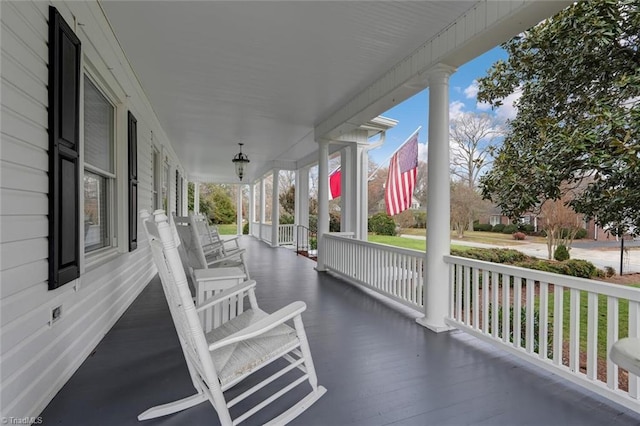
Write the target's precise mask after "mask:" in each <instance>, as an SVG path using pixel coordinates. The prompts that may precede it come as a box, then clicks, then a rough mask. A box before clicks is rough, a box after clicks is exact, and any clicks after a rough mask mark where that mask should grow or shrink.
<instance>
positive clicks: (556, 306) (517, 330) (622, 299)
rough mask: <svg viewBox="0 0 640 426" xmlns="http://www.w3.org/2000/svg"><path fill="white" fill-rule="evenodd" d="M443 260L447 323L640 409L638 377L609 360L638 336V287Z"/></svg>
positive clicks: (521, 269) (450, 258) (522, 269)
mask: <svg viewBox="0 0 640 426" xmlns="http://www.w3.org/2000/svg"><path fill="white" fill-rule="evenodd" d="M445 261H446V262H447V263H448V264H449V265H450V274H449V277H450V283H449V284H450V307H449V315H450V318H448V319H447V323H448V324H449V325H451V326H453V327H456V328H459V329H461V330H463V331H465V332H467V333H470V334H472V335H474V336H477V337H479V338H481V339H483V340H486V341H489V342H491V343H493V344H495V345H497V346H500V347H501V348H503V349H505V350H507V351H508V352H510V353H513V354H515V355H517V356H520V357H522V358H525V359H527V360H528V361H530V362H533V363H534V364H536V365H538V366H540V367H542V368H545V369H547V370H549V371H552V372H553V373H555V374H558V375H560V376H562V377H564V378H565V379H568V380H570V381H572V382H574V383H577V384H579V385H582V386H585V387H586V388H588V389H590V390H592V391H594V392H596V393H598V394H600V395H602V396H604V397H606V398H609V399H611V400H613V401H616V402H618V403H620V404H622V405H624V406H626V407H628V408H630V409H632V410H634V411H638V412H640V379H639V378H638V377H637V376H634V375H632V374H627V372H623V371H622V370H619V369H618V367H617V366H616V365H615V364H614V363H612V362H611V360H610V359H609V357H608V354H609V351H610V349H611V346H612V345H613V344H614V343H615V342H616V341H617V340H618V339H619V338H621V337H625V336H629V337H640V289H637V288H633V287H628V286H623V285H612V284H607V283H603V282H599V281H593V280H587V279H582V278H575V277H569V276H564V275H557V274H551V273H548V272H542V271H535V270H531V269H524V268H517V267H513V266H506V265H501V264H495V263H489V262H481V261H477V260H472V259H466V258H461V257H454V256H445ZM585 324H586V326H585Z"/></svg>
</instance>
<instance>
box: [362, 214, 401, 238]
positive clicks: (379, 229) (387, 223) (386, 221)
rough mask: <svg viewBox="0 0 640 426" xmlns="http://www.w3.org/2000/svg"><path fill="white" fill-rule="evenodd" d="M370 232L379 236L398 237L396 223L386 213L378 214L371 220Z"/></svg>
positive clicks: (369, 224)
mask: <svg viewBox="0 0 640 426" xmlns="http://www.w3.org/2000/svg"><path fill="white" fill-rule="evenodd" d="M368 226H369V232H373V233H375V234H378V235H396V223H395V222H394V221H393V219H392V218H391V216H389V215H388V214H386V213H377V214H375V215H373V216H371V217H370V218H369V223H368Z"/></svg>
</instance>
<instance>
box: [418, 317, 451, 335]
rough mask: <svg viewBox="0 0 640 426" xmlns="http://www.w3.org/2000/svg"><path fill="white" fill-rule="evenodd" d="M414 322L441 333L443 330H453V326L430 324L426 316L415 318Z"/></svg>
mask: <svg viewBox="0 0 640 426" xmlns="http://www.w3.org/2000/svg"><path fill="white" fill-rule="evenodd" d="M416 322H417V323H418V324H420V325H421V326H423V327H425V328H428V329H429V330H431V331H433V332H435V333H442V332H444V331H451V330H455V328H454V327H450V326H448V325H446V324H432V323H430V322H428V321H427V317H422V318H418V319H416Z"/></svg>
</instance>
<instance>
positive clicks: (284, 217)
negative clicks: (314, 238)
mask: <svg viewBox="0 0 640 426" xmlns="http://www.w3.org/2000/svg"><path fill="white" fill-rule="evenodd" d="M293 222H294V220H293V216H291V215H290V214H287V213H282V214H281V215H280V218H279V220H278V223H280V225H292V224H293Z"/></svg>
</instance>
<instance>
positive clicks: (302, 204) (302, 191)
mask: <svg viewBox="0 0 640 426" xmlns="http://www.w3.org/2000/svg"><path fill="white" fill-rule="evenodd" d="M295 222H296V225H301V226H304V227H305V228H309V167H303V168H301V169H298V170H297V171H296V219H295Z"/></svg>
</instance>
